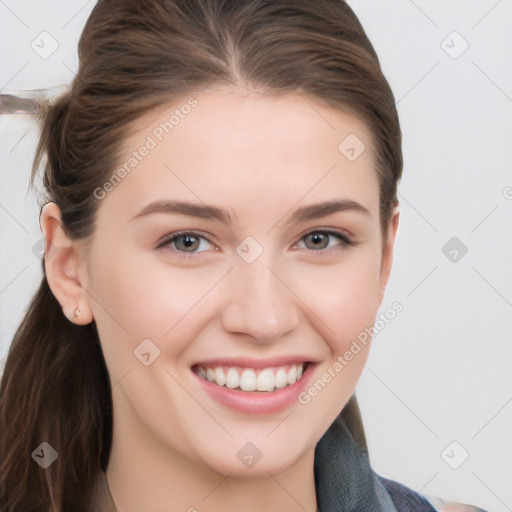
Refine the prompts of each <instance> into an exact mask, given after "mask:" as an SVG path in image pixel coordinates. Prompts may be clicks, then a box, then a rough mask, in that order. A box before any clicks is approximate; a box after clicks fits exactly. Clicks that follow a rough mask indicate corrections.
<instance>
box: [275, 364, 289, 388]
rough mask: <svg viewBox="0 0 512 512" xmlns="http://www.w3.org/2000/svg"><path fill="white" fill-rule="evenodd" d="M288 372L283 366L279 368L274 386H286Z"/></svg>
mask: <svg viewBox="0 0 512 512" xmlns="http://www.w3.org/2000/svg"><path fill="white" fill-rule="evenodd" d="M286 384H288V383H287V381H286V372H285V371H284V370H283V368H279V370H278V371H277V373H276V380H275V382H274V386H275V387H276V388H277V389H281V388H284V387H285V386H286Z"/></svg>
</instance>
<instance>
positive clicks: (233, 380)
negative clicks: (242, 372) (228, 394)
mask: <svg viewBox="0 0 512 512" xmlns="http://www.w3.org/2000/svg"><path fill="white" fill-rule="evenodd" d="M239 385H240V377H239V375H238V372H237V371H236V370H235V369H234V368H230V369H229V370H228V373H227V374H226V387H228V388H230V389H235V388H237V387H238V386H239Z"/></svg>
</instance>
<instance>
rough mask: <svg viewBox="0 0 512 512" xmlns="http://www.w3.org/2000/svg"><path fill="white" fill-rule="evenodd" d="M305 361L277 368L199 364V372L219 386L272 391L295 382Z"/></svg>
mask: <svg viewBox="0 0 512 512" xmlns="http://www.w3.org/2000/svg"><path fill="white" fill-rule="evenodd" d="M303 370H304V363H301V364H294V365H287V366H281V367H275V368H264V369H263V370H259V373H258V370H255V369H253V368H240V367H235V368H226V367H224V368H223V367H221V366H217V367H215V368H211V367H210V368H204V367H202V366H198V367H197V368H196V372H197V374H198V375H199V376H200V377H201V378H203V379H205V380H208V381H210V382H213V383H215V384H217V385H218V386H224V387H227V388H229V389H237V388H239V389H241V390H242V391H267V392H272V391H274V390H276V389H282V388H284V387H286V386H291V385H292V384H295V382H297V381H298V380H299V379H300V378H301V377H302V373H303Z"/></svg>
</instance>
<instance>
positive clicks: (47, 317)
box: [0, 265, 112, 512]
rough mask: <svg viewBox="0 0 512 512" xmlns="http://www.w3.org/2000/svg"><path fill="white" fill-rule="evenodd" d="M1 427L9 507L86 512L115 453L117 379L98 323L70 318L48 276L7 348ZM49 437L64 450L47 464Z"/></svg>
mask: <svg viewBox="0 0 512 512" xmlns="http://www.w3.org/2000/svg"><path fill="white" fill-rule="evenodd" d="M43 272H44V265H43ZM0 432H1V436H0V510H2V512H36V511H37V512H63V511H73V512H81V511H84V512H85V510H86V509H85V508H84V504H85V503H87V500H88V498H89V496H90V493H91V487H92V485H93V482H94V479H95V477H96V475H97V474H98V473H99V471H100V470H103V471H105V470H106V466H107V462H108V457H109V451H110V446H111V440H112V398H111V391H110V381H109V376H108V373H107V369H106V365H105V362H104V359H103V355H102V352H101V347H100V345H99V342H98V335H97V331H96V326H95V324H94V322H93V323H91V324H89V325H87V326H77V325H75V324H73V323H72V322H70V321H69V320H68V319H67V318H66V317H65V316H64V314H63V312H62V309H61V307H60V304H59V303H58V301H57V300H56V299H55V297H54V295H53V293H52V291H51V290H50V288H49V286H48V282H47V279H46V275H44V277H43V279H42V281H41V285H40V287H39V289H38V290H37V292H36V294H35V296H34V297H33V299H32V301H31V303H30V304H29V306H28V309H27V312H26V314H25V316H24V318H23V320H22V322H21V324H20V326H19V328H18V330H17V331H16V334H15V336H14V339H13V342H12V344H11V347H10V350H9V353H8V357H7V361H6V364H5V368H4V371H3V375H2V379H1V381H0ZM43 442H46V443H48V444H49V445H50V446H51V447H52V449H53V450H55V452H57V458H56V459H55V461H54V462H53V463H51V464H50V465H49V466H48V467H47V468H46V469H45V468H43V467H42V465H45V459H46V462H48V461H49V460H51V459H48V457H50V456H51V453H53V452H52V451H51V450H50V449H49V448H47V449H46V453H45V448H46V446H43V448H42V449H41V448H39V446H40V445H41V443H43ZM34 452H35V454H39V458H38V457H37V456H36V455H35V454H34V455H33V453H34ZM36 460H40V461H41V463H42V465H40V464H39V463H38V462H36Z"/></svg>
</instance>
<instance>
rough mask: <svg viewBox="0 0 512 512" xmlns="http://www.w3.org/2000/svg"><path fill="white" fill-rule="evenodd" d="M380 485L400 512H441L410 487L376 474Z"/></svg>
mask: <svg viewBox="0 0 512 512" xmlns="http://www.w3.org/2000/svg"><path fill="white" fill-rule="evenodd" d="M375 475H376V477H377V479H378V480H379V481H380V483H381V484H382V485H383V486H384V488H385V489H386V491H387V492H388V493H389V495H390V497H391V499H392V500H393V504H394V505H395V507H396V509H397V511H398V512H439V511H438V509H436V508H434V506H433V505H432V503H431V502H430V501H429V500H427V498H426V497H424V496H422V495H421V494H419V493H418V492H416V491H413V490H412V489H410V488H409V487H406V486H405V485H403V484H400V483H398V482H396V481H395V480H390V479H389V478H384V477H383V476H380V475H379V474H377V473H376V474H375Z"/></svg>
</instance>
